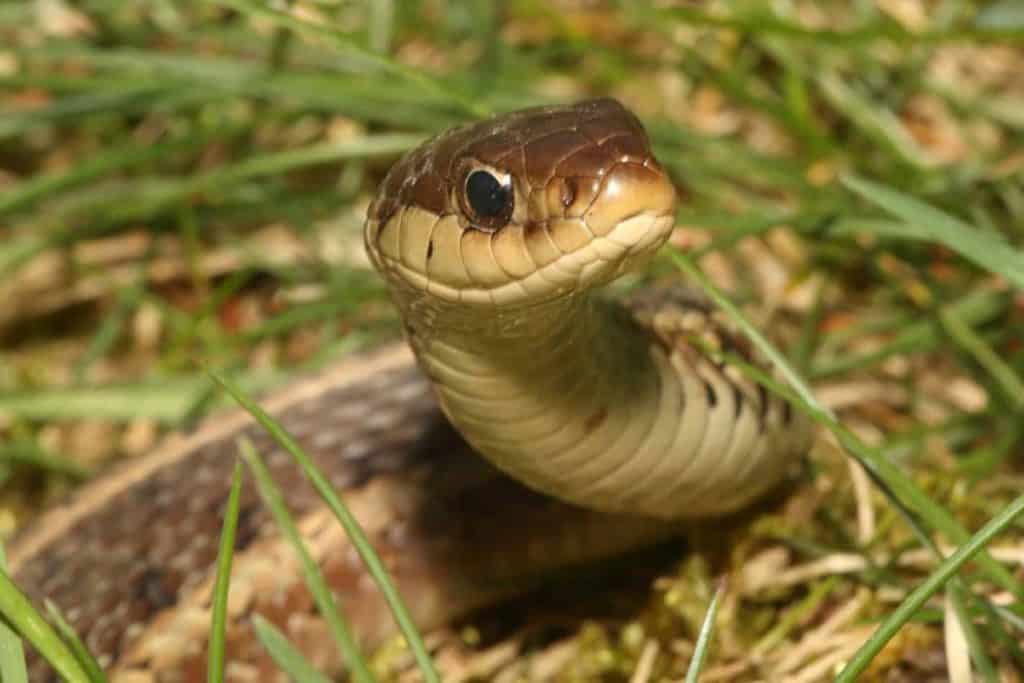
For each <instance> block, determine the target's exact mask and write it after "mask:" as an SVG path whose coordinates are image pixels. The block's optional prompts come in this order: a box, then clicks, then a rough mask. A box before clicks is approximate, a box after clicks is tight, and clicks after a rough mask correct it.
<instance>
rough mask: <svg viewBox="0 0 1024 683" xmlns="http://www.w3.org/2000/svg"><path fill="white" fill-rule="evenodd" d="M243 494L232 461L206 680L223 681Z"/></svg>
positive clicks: (239, 467) (239, 474) (239, 475)
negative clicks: (229, 601)
mask: <svg viewBox="0 0 1024 683" xmlns="http://www.w3.org/2000/svg"><path fill="white" fill-rule="evenodd" d="M241 495H242V463H241V462H236V463H235V470H234V472H233V473H232V475H231V493H230V494H228V505H227V508H226V510H225V512H224V525H223V527H222V528H221V532H220V549H219V550H218V552H217V580H216V583H215V584H214V589H213V616H212V618H211V620H210V649H209V652H208V657H207V666H206V680H207V681H208V682H209V683H220V682H221V681H223V680H224V648H225V646H226V644H227V615H228V589H229V588H230V586H231V562H232V560H233V559H234V556H235V534H236V532H237V531H238V506H239V499H240V498H241Z"/></svg>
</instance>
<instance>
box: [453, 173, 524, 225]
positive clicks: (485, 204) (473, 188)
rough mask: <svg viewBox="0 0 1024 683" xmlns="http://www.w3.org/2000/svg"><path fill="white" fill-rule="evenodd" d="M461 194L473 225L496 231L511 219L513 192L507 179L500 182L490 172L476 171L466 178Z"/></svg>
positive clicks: (513, 200)
mask: <svg viewBox="0 0 1024 683" xmlns="http://www.w3.org/2000/svg"><path fill="white" fill-rule="evenodd" d="M463 194H464V200H465V201H464V204H465V208H466V209H467V213H468V214H469V218H470V220H472V221H473V223H474V224H479V225H480V226H482V227H487V228H491V229H494V230H497V229H498V228H501V227H503V226H504V225H505V224H507V223H508V222H509V220H510V219H511V218H512V209H513V207H514V204H515V192H514V191H513V189H512V183H511V181H509V180H508V179H505V180H504V182H502V181H501V180H499V179H498V178H497V177H496V176H495V175H494V174H493V173H491V172H490V171H484V170H476V171H473V172H471V173H470V174H469V175H468V176H466V185H465V189H464V193H463Z"/></svg>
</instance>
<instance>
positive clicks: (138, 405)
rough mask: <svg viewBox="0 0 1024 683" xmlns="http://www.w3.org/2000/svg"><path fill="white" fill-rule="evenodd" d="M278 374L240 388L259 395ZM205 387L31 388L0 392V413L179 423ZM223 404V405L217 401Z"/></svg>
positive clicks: (164, 382)
mask: <svg viewBox="0 0 1024 683" xmlns="http://www.w3.org/2000/svg"><path fill="white" fill-rule="evenodd" d="M284 378H285V374H284V373H281V372H259V373H253V374H248V373H247V374H245V375H242V376H241V377H240V378H239V380H238V381H239V384H241V385H242V386H243V387H245V388H246V389H247V390H248V391H260V390H262V389H265V388H267V387H269V386H272V385H274V384H277V383H279V382H281V380H282V379H284ZM208 389H209V382H208V380H207V379H206V378H205V377H204V376H202V375H183V376H176V377H168V378H166V379H159V380H157V379H154V380H148V381H144V382H140V383H137V384H110V385H95V386H81V387H62V388H47V389H31V390H24V391H16V392H11V393H7V394H0V415H4V416H8V417H11V418H17V419H24V420H68V419H104V420H114V421H118V422H125V421H130V420H134V419H137V418H149V419H153V420H157V421H159V422H162V423H164V424H170V425H175V424H178V423H179V422H180V421H181V420H182V419H183V418H184V416H185V415H186V414H187V413H188V410H189V408H191V407H192V406H193V405H194V403H195V401H196V399H197V398H198V397H200V396H202V395H203V394H204V393H205V392H206V391H207V390H208ZM222 403H224V404H226V402H222Z"/></svg>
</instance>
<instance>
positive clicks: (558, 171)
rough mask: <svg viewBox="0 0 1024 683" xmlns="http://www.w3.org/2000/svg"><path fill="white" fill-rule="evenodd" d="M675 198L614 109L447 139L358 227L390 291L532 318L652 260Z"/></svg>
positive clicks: (565, 111)
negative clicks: (542, 306)
mask: <svg viewBox="0 0 1024 683" xmlns="http://www.w3.org/2000/svg"><path fill="white" fill-rule="evenodd" d="M675 202H676V196H675V191H674V188H673V186H672V183H671V182H670V180H669V179H668V177H667V175H666V174H665V172H664V171H663V170H662V168H661V166H660V165H659V164H658V162H657V161H656V160H655V159H654V156H653V154H652V153H651V149H650V143H649V141H648V139H647V135H646V133H645V132H644V129H643V127H642V126H641V124H640V122H639V121H638V120H637V118H636V117H635V116H634V115H633V114H632V113H630V112H629V111H628V110H627V109H626V108H625V107H623V106H622V105H621V104H619V103H618V102H616V101H615V100H611V99H600V100H591V101H588V102H582V103H579V104H575V105H569V106H557V107H542V108H534V109H526V110H523V111H519V112H515V113H512V114H506V115H504V116H500V117H497V118H494V119H490V120H487V121H482V122H479V123H474V124H470V125H467V126H462V127H459V128H454V129H452V130H449V131H447V132H445V133H442V134H440V135H439V136H437V137H435V138H433V139H431V140H429V141H428V142H426V143H424V144H423V145H422V146H421V147H419V148H417V149H415V150H413V151H412V152H410V153H409V154H407V155H406V156H405V157H403V158H402V159H401V160H400V161H399V162H398V163H396V164H395V166H394V167H393V168H392V169H391V171H390V172H389V173H388V175H387V177H386V178H385V179H384V182H383V183H382V184H381V187H380V189H379V190H378V195H377V198H376V199H375V200H374V202H373V203H372V204H371V206H370V209H369V211H368V215H367V222H366V230H365V239H366V245H367V249H368V251H369V253H370V257H371V259H372V260H373V262H374V264H375V265H376V266H377V268H378V269H379V270H380V271H381V272H382V273H383V274H384V275H385V277H387V278H388V279H389V281H390V283H391V284H392V286H397V287H399V288H401V289H403V290H412V291H414V292H420V293H426V294H427V295H429V296H433V297H436V298H438V299H441V300H445V301H449V302H461V303H465V304H467V305H495V304H499V305H505V306H509V305H515V304H523V305H529V304H532V303H537V302H542V301H548V300H551V299H553V298H557V297H559V296H564V295H566V294H568V293H570V292H573V291H579V290H580V289H583V288H586V287H589V286H592V285H596V284H601V283H604V282H608V281H609V280H611V279H613V278H614V277H616V276H617V275H619V274H620V273H622V272H624V271H625V270H628V269H630V268H632V267H634V266H636V265H637V264H639V263H640V262H642V261H643V260H645V259H646V258H647V257H649V256H650V255H651V254H652V253H653V252H654V251H655V250H656V249H657V248H658V247H659V246H661V244H662V243H663V242H664V241H665V239H666V238H667V236H668V234H669V231H670V230H671V228H672V225H673V222H674V221H673V219H674V210H675Z"/></svg>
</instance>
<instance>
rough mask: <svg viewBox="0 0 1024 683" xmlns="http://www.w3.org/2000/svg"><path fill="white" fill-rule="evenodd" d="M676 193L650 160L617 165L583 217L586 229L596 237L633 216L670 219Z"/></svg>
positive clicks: (610, 230) (661, 171)
mask: <svg viewBox="0 0 1024 683" xmlns="http://www.w3.org/2000/svg"><path fill="white" fill-rule="evenodd" d="M675 205H676V191H675V187H673V185H672V183H671V181H670V180H669V179H668V176H667V175H666V174H665V172H664V171H663V170H661V168H660V167H659V166H657V165H656V164H655V163H654V162H653V161H648V162H644V163H638V162H632V161H630V162H625V163H619V164H616V165H615V166H614V167H612V169H611V170H609V171H608V172H607V173H606V174H605V176H604V177H603V178H602V186H601V190H600V191H599V192H598V194H597V196H596V197H595V199H594V202H593V203H592V204H591V205H590V208H589V209H588V210H587V212H586V214H585V220H586V223H587V227H589V228H590V230H591V231H592V232H593V233H594V235H595V236H598V237H606V236H608V235H609V234H610V233H611V232H612V231H613V230H614V229H615V228H616V227H617V226H620V225H622V224H623V223H624V222H625V221H627V220H629V219H631V218H634V217H636V216H639V215H642V214H646V215H648V216H652V217H661V216H669V215H672V214H673V213H674V212H675Z"/></svg>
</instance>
